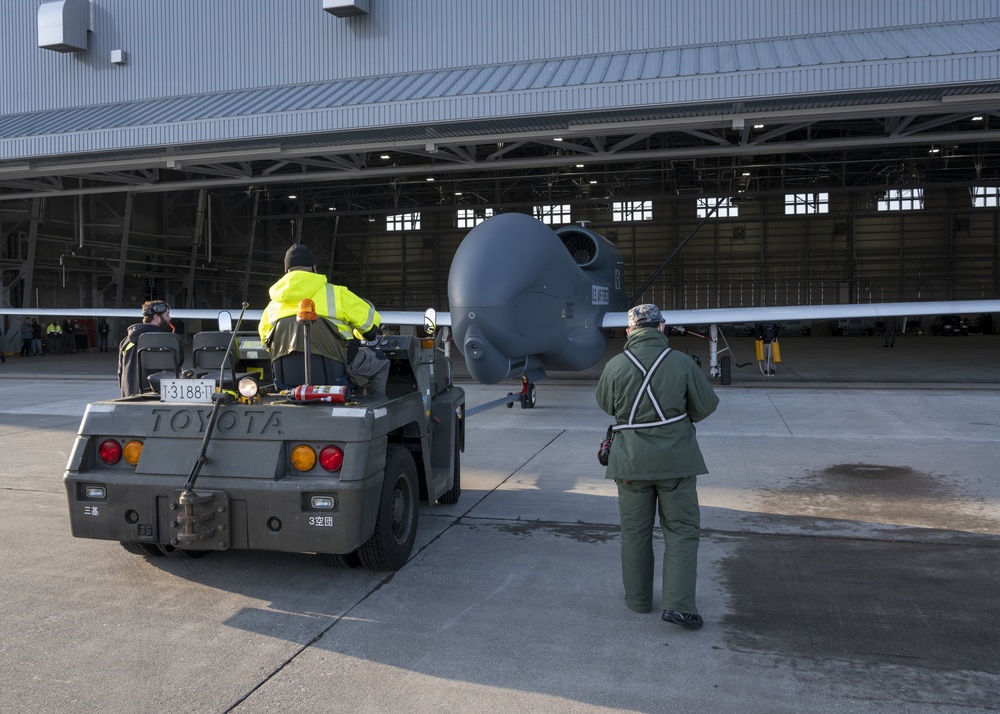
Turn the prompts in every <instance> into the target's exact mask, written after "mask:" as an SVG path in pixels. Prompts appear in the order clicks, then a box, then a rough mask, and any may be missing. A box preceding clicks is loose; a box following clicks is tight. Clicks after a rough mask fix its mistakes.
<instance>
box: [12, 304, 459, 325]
mask: <svg viewBox="0 0 1000 714" xmlns="http://www.w3.org/2000/svg"><path fill="white" fill-rule="evenodd" d="M221 312H228V313H229V314H230V315H231V316H232V317H233V318H234V319H235V318H236V317H237V316H238V315H239V313H240V311H239V308H233V309H229V310H193V309H192V310H188V309H185V308H181V307H178V308H172V309H171V310H170V315H171V317H180V318H183V319H185V320H217V319H219V314H220V313H221ZM263 314H264V311H263V310H247V312H246V315H244V316H243V320H244V322H258V321H259V320H260V318H261V316H262V315H263ZM0 315H23V316H25V317H76V318H92V317H115V318H132V319H134V320H136V321H138V320H139V319H140V316H139V311H138V310H137V309H135V308H122V309H118V308H111V307H107V308H105V307H93V308H48V307H45V308H25V307H0ZM379 315H380V316H381V317H382V324H383V325H417V326H420V325H423V324H424V313H422V312H410V311H394V310H389V311H385V312H382V311H380V312H379ZM437 324H438V325H443V326H450V325H451V315H450V314H448V313H447V312H439V313H438V314H437Z"/></svg>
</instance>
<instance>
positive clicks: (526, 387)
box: [507, 374, 537, 409]
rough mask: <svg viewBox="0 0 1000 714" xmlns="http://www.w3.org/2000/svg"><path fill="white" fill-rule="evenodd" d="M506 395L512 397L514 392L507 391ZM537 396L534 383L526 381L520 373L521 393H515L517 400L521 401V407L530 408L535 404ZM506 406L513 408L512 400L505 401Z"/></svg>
mask: <svg viewBox="0 0 1000 714" xmlns="http://www.w3.org/2000/svg"><path fill="white" fill-rule="evenodd" d="M507 396H508V397H513V396H514V392H507ZM536 400H537V396H536V395H535V385H534V384H532V383H531V382H529V381H528V378H527V377H526V376H525V375H523V374H522V375H521V393H520V394H518V395H517V401H519V402H520V403H521V409H532V408H534V406H535V401H536ZM507 408H508V409H513V408H514V400H513V399H512V400H510V401H509V402H507Z"/></svg>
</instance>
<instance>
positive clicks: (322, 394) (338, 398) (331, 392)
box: [285, 384, 348, 404]
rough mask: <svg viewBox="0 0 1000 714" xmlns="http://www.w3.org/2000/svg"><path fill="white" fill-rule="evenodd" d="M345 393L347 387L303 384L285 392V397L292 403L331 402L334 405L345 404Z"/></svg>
mask: <svg viewBox="0 0 1000 714" xmlns="http://www.w3.org/2000/svg"><path fill="white" fill-rule="evenodd" d="M347 393H348V387H346V386H344V385H311V384H303V385H302V386H300V387H296V388H295V389H292V390H289V391H287V392H285V394H286V396H287V397H288V398H289V399H290V400H292V401H293V402H332V403H334V404H343V403H344V402H346V401H347Z"/></svg>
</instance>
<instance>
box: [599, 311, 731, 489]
mask: <svg viewBox="0 0 1000 714" xmlns="http://www.w3.org/2000/svg"><path fill="white" fill-rule="evenodd" d="M667 346H668V342H667V338H666V337H665V336H664V335H663V334H662V333H660V332H659V330H657V329H655V328H641V329H637V330H633V331H632V333H631V334H630V335H629V337H628V340H626V341H625V349H627V350H630V351H631V352H632V354H634V355H635V356H636V357H637V358H638V359H639V361H640V362H641V363H642V365H643V366H644V367H645V368H646V369H647V370H648V369H649V368H650V367H651V366H652V365H653V363H654V362H655V361H656V358H657V357H658V356H659V355H660V353H661V352H663V350H664V349H665V348H666V347H667ZM642 381H643V375H642V372H640V371H639V368H638V367H636V366H635V365H634V364H633V363H632V362H631V360H629V358H628V357H626V356H625V355H624V354H620V355H615V356H614V357H612V358H611V359H610V360H609V361H608V364H607V365H606V366H605V368H604V371H603V372H602V373H601V379H600V381H599V382H598V383H597V404H598V406H600V407H601V409H603V410H604V411H605V412H607V413H608V414H610V415H611V416H613V417H614V419H615V423H616V424H627V423H628V418H629V412H630V411H631V409H632V404H633V402H634V401H635V396H636V394H637V393H638V391H639V387H640V386H642ZM650 387H651V389H652V391H653V394H654V395H655V396H656V401H657V402H658V403H659V405H660V408H661V409H662V410H663V415H664V417H665V418H667V419H669V418H671V417H674V416H677V415H679V414H683V413H685V412H686V413H687V415H688V416H687V417H686V418H683V419H681V420H680V421H676V422H674V423H672V424H664V425H662V426H655V427H648V428H644V429H625V430H622V431H619V432H617V433H616V434H615V437H614V442H613V443H612V446H611V456H610V458H609V460H608V470H607V474H606V477H607V478H611V479H624V480H629V481H660V480H666V479H672V478H683V477H685V476H697V475H699V474H704V473H708V468H707V467H706V466H705V459H704V458H703V457H702V455H701V449H700V448H699V447H698V440H697V439H696V438H695V433H694V422H698V421H701V420H702V419H704V418H705V417H707V416H708V415H709V414H711V413H712V412H713V411H715V408H716V407H717V406H718V404H719V398H718V397H717V396H716V394H715V390H713V389H712V385H711V384H709V381H708V378H707V377H706V376H705V375H704V374H703V373H702V371H701V368H700V367H699V366H698V365H697V364H696V363H695V361H694V360H692V359H691V358H690V357H689V356H688V355H686V354H684V353H682V352H677V351H672V352H670V353H669V354H668V355H667V356H666V357H665V358H664V359H663V362H662V363H661V364H660V366H659V367H657V369H656V372H655V373H654V374H653V378H652V381H651V382H650ZM658 419H659V417H658V416H657V414H656V410H655V408H654V407H653V405H652V404H651V402H650V400H649V399H648V398H647V397H644V398H643V399H642V401H641V402H640V403H639V408H638V410H637V412H636V418H635V423H636V424H639V423H650V422H655V421H657V420H658Z"/></svg>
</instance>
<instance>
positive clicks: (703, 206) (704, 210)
mask: <svg viewBox="0 0 1000 714" xmlns="http://www.w3.org/2000/svg"><path fill="white" fill-rule="evenodd" d="M713 209H714V211H713ZM739 215H740V207H739V206H737V205H736V201H735V200H734V199H733V197H732V196H726V197H719V198H716V197H714V196H711V197H708V198H699V199H698V218H708V217H711V218H736V217H737V216H739Z"/></svg>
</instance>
